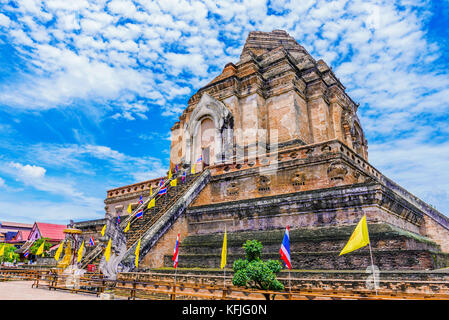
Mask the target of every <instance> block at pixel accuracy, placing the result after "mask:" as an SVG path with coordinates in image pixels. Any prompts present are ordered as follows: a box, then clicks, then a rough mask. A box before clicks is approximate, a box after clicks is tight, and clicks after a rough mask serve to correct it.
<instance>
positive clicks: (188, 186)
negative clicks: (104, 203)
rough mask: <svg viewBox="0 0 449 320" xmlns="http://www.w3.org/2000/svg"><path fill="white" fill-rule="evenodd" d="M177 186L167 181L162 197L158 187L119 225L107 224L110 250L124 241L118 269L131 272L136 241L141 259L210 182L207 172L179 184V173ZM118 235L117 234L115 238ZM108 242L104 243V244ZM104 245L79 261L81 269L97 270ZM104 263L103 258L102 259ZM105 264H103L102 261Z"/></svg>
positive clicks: (106, 237)
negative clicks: (88, 266) (124, 246)
mask: <svg viewBox="0 0 449 320" xmlns="http://www.w3.org/2000/svg"><path fill="white" fill-rule="evenodd" d="M174 178H177V179H178V181H177V186H175V187H172V186H171V185H170V181H171V180H168V179H167V180H166V181H165V182H164V185H163V186H162V187H167V193H166V194H165V195H159V194H158V192H159V190H160V189H161V187H159V188H157V189H156V190H154V192H153V195H152V196H150V197H149V198H148V199H146V200H145V201H144V202H143V204H140V205H139V206H138V207H137V208H135V209H134V210H133V212H132V213H131V214H130V215H129V216H127V217H126V218H125V219H123V221H122V222H121V223H120V225H117V224H115V222H114V219H112V220H110V221H108V222H107V227H106V233H105V237H104V238H103V240H105V239H109V238H110V239H112V241H111V244H112V249H113V251H117V250H118V247H119V243H120V240H119V239H118V238H120V237H124V238H126V254H125V255H124V256H123V258H122V263H121V265H120V266H118V268H120V269H121V270H132V269H133V268H134V251H135V248H136V246H137V242H138V240H139V239H142V240H141V247H140V248H141V250H140V259H142V258H143V257H144V256H145V255H146V253H148V251H149V250H150V249H151V247H152V246H153V245H154V244H155V243H156V242H157V240H158V239H159V238H160V237H161V236H162V235H163V234H164V233H165V232H166V231H167V230H168V229H169V228H170V227H171V225H172V224H173V223H174V221H176V219H177V218H178V217H179V216H180V215H181V214H182V213H183V212H184V211H185V210H186V208H187V206H188V205H189V204H190V203H191V202H192V201H193V200H194V198H195V197H196V196H197V195H198V194H199V192H200V191H201V190H202V189H203V188H204V186H205V185H207V183H208V182H209V178H210V171H209V170H207V169H206V170H204V171H203V172H202V173H200V174H195V175H187V176H186V181H185V182H184V183H182V181H181V173H180V174H178V175H177V176H174V177H173V179H174ZM153 198H155V206H154V207H153V208H150V209H148V208H147V207H148V203H149V202H150V200H151V199H153ZM140 209H143V217H142V218H140V219H137V218H136V217H135V215H136V213H137V212H138V211H139V210H140ZM128 222H129V223H130V229H129V230H128V232H127V233H124V229H125V228H126V226H127V225H128ZM117 233H120V235H119V236H118V235H117ZM104 242H105V243H107V241H104ZM104 250H105V244H103V245H102V244H99V245H97V246H96V247H95V248H94V249H92V250H91V251H90V252H88V253H87V255H86V256H85V257H84V258H83V260H82V261H81V262H80V267H81V268H86V267H87V265H88V264H95V265H96V266H97V268H98V266H99V264H100V261H102V258H103V253H104ZM103 260H104V259H103ZM102 263H104V262H102Z"/></svg>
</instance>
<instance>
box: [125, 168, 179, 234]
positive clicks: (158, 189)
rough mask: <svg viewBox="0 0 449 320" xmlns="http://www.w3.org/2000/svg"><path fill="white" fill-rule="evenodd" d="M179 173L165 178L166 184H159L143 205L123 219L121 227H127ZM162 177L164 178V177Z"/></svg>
mask: <svg viewBox="0 0 449 320" xmlns="http://www.w3.org/2000/svg"><path fill="white" fill-rule="evenodd" d="M178 175H179V174H175V176H174V177H173V178H171V179H166V180H164V184H163V185H162V186H159V187H158V188H157V189H156V190H155V191H154V192H153V194H152V195H150V196H149V197H148V198H147V199H146V200H145V201H144V202H143V203H142V204H141V205H139V206H137V207H136V208H135V209H134V211H131V213H130V214H129V216H128V217H126V219H125V220H123V221H122V222H121V223H120V228H121V229H125V228H126V226H127V225H128V222H130V221H131V220H132V219H133V218H134V217H135V215H136V213H137V212H139V210H140V209H142V210H145V207H146V206H147V205H148V203H149V202H150V201H151V200H152V199H153V198H155V197H156V196H158V194H159V191H160V190H161V189H162V188H163V187H165V186H167V187H168V184H169V183H170V182H171V181H173V180H174V179H177V178H178ZM162 178H163V177H162Z"/></svg>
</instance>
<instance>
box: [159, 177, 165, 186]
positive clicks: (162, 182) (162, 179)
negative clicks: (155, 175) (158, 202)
mask: <svg viewBox="0 0 449 320" xmlns="http://www.w3.org/2000/svg"><path fill="white" fill-rule="evenodd" d="M163 185H164V178H161V182H159V186H163Z"/></svg>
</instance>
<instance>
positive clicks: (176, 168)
mask: <svg viewBox="0 0 449 320" xmlns="http://www.w3.org/2000/svg"><path fill="white" fill-rule="evenodd" d="M175 173H178V165H176V166H175Z"/></svg>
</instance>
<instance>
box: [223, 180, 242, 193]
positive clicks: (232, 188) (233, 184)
mask: <svg viewBox="0 0 449 320" xmlns="http://www.w3.org/2000/svg"><path fill="white" fill-rule="evenodd" d="M239 191H240V188H239V186H238V184H237V183H236V182H231V183H230V184H229V185H228V187H227V188H226V194H227V195H228V196H230V197H233V196H237V195H238V194H239Z"/></svg>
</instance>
